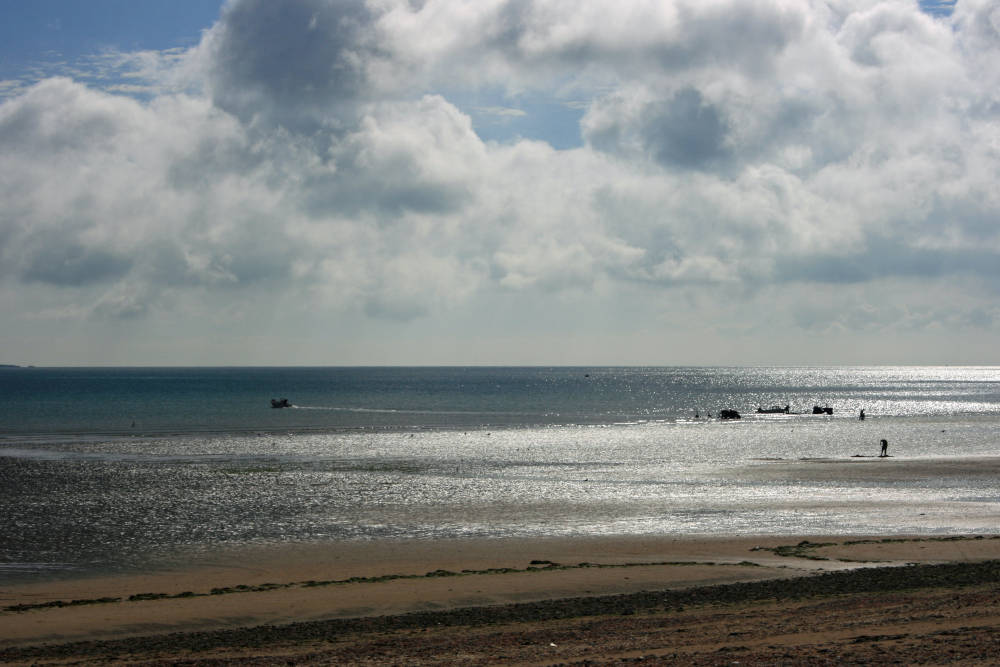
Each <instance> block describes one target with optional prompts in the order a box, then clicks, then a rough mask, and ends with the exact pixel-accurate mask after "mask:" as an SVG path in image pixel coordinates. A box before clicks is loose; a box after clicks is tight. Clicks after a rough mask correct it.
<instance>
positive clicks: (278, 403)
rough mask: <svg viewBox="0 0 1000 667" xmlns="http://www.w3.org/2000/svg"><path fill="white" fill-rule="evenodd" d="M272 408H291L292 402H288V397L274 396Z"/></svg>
mask: <svg viewBox="0 0 1000 667" xmlns="http://www.w3.org/2000/svg"><path fill="white" fill-rule="evenodd" d="M271 407H272V408H290V407H292V404H291V403H289V402H288V399H287V398H272V399H271Z"/></svg>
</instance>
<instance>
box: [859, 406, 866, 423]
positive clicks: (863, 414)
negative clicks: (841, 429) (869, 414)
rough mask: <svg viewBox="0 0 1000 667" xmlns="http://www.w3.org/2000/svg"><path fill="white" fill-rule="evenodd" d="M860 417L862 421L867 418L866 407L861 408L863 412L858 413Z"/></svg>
mask: <svg viewBox="0 0 1000 667" xmlns="http://www.w3.org/2000/svg"><path fill="white" fill-rule="evenodd" d="M858 419H860V420H861V421H864V420H865V409H864V408H861V412H860V414H858Z"/></svg>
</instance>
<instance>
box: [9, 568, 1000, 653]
mask: <svg viewBox="0 0 1000 667" xmlns="http://www.w3.org/2000/svg"><path fill="white" fill-rule="evenodd" d="M996 583H1000V560H990V561H983V562H979V563H945V564H938V565H907V566H903V567H882V568H870V569H864V570H848V571H838V572H827V573H823V574H814V575H807V576H805V577H795V578H790V579H773V580H769V581H756V582H746V583H737V584H722V585H715V586H699V587H696V588H689V589H683V590H669V591H647V592H642V593H630V594H623V595H608V596H599V597H582V598H566V599H561V600H545V601H540V602H528V603H517V604H510V605H503V606H493V607H467V608H462V609H450V610H444V611H432V612H414V613H409V614H400V615H395V616H377V617H367V618H344V619H331V620H326V621H311V622H300V623H292V624H289V625H281V626H275V625H262V626H257V627H252V628H237V629H229V630H215V631H209V632H191V633H172V634H168V635H154V636H147V637H136V638H130V639H120V640H107V641H89V642H73V643H67V644H46V645H41V646H28V647H20V648H10V649H6V650H2V651H0V661H5V662H6V661H15V660H20V661H23V660H27V659H32V658H41V657H67V656H75V657H79V656H98V655H99V656H102V657H104V658H108V659H111V658H114V657H117V656H124V655H139V654H150V653H156V652H166V653H170V654H173V655H176V654H177V653H178V652H179V651H185V650H191V651H201V650H208V649H218V648H226V647H232V648H244V649H246V648H249V649H254V648H260V647H264V646H269V645H275V644H282V643H284V644H287V643H296V642H306V641H324V640H326V641H329V640H334V639H336V638H337V637H338V636H341V635H345V634H351V633H373V632H386V631H395V630H407V629H420V628H427V627H445V626H483V625H491V624H501V623H524V622H528V623H531V622H540V621H550V620H558V619H566V618H577V617H584V616H601V615H629V614H635V613H638V612H643V611H644V612H647V613H648V612H669V611H671V610H680V609H683V608H685V607H689V606H693V605H708V604H735V603H748V602H764V601H769V600H801V599H807V598H818V597H830V596H837V595H852V594H865V593H878V592H889V591H904V590H917V589H928V588H948V589H953V588H962V587H968V586H977V585H984V584H996Z"/></svg>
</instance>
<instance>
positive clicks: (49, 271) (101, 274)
mask: <svg viewBox="0 0 1000 667" xmlns="http://www.w3.org/2000/svg"><path fill="white" fill-rule="evenodd" d="M24 247H25V250H26V252H27V254H26V255H25V256H23V257H21V258H20V260H19V262H18V263H19V264H20V268H19V271H18V272H19V274H20V277H21V279H22V280H24V281H26V282H42V283H48V284H50V285H56V286H62V287H77V286H83V285H91V284H93V283H102V282H110V281H113V280H115V279H118V278H121V277H123V276H124V275H126V274H127V273H128V271H129V269H130V268H131V267H132V260H131V259H130V258H128V257H123V256H121V255H117V254H115V253H112V252H108V251H106V250H103V249H101V248H94V247H86V246H83V245H81V244H79V243H74V242H73V241H72V240H71V239H66V238H65V237H64V236H63V235H62V234H59V233H51V234H40V235H34V236H33V238H30V239H28V240H27V242H26V243H25V246H24Z"/></svg>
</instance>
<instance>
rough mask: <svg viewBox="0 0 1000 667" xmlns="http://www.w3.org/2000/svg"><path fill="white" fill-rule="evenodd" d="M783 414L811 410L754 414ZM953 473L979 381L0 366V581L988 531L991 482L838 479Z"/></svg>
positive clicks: (985, 377) (999, 411)
mask: <svg viewBox="0 0 1000 667" xmlns="http://www.w3.org/2000/svg"><path fill="white" fill-rule="evenodd" d="M277 397H287V398H288V399H289V400H290V401H291V402H292V404H293V405H294V407H292V408H288V409H278V410H275V409H272V408H271V407H270V399H271V398H277ZM785 404H788V405H790V406H791V410H792V412H802V413H809V412H811V409H812V406H813V405H822V406H830V407H832V408H833V411H834V414H833V416H832V417H829V416H814V415H812V414H789V415H784V414H781V415H756V414H754V409H755V408H756V407H757V406H770V405H785ZM722 408H733V409H737V410H739V411H740V412H742V413H743V414H744V416H745V418H744V419H742V420H740V421H738V422H729V421H719V420H717V419H709V418H707V416H708V415H709V414H713V415H717V414H718V411H719V410H720V409H722ZM861 408H864V409H865V411H866V413H867V415H868V418H867V419H866V420H865V421H863V422H862V421H859V420H858V418H857V416H858V411H859V410H860V409H861ZM696 413H697V414H698V415H699V416H698V418H695V414H696ZM881 438H886V439H888V440H889V442H890V454H892V455H893V456H894V458H893V459H888V460H884V461H878V460H877V459H872V460H869V459H867V458H866V459H859V458H856V457H857V456H858V455H863V456H865V457H868V456H871V455H874V454H877V452H878V444H877V443H878V440H879V439H881ZM973 457H1000V368H996V367H976V368H969V367H962V368H957V367H903V368H888V367H856V368H844V367H837V368H827V367H824V368H776V367H771V368H479V367H474V368H184V369H178V368H170V369H151V368H133V369H102V368H72V369H50V368H45V369H39V368H35V369H26V368H11V369H8V368H3V369H0V517H2V524H0V580H2V579H23V578H38V577H48V576H65V575H67V574H73V575H76V574H81V573H84V574H85V573H89V572H97V571H108V570H111V571H121V570H126V569H130V568H143V567H155V566H156V565H157V563H163V562H167V561H169V560H170V559H173V558H178V557H183V556H178V554H181V555H183V554H190V553H192V552H199V551H210V550H211V549H213V548H216V547H219V546H238V545H240V544H248V543H249V544H255V543H268V542H301V541H337V540H348V539H377V538H383V537H393V538H435V537H463V536H470V537H471V536H475V537H501V538H502V537H504V536H513V535H518V536H530V535H597V534H659V535H664V534H666V535H670V534H742V533H768V534H789V535H791V534H823V533H826V534H861V533H872V534H874V533H883V534H884V533H890V534H893V533H895V534H903V533H917V532H919V533H959V532H963V533H967V532H979V533H983V532H988V533H996V532H1000V526H998V525H997V517H998V515H1000V484H998V482H1000V480H997V479H996V478H995V477H994V476H991V475H989V474H965V475H959V476H955V475H949V476H946V477H942V478H938V477H935V476H928V475H925V474H921V475H912V476H909V477H903V478H900V477H899V476H898V475H893V474H891V468H888V467H885V468H882V469H878V471H877V474H872V471H873V470H875V469H873V468H871V467H870V466H867V467H859V466H858V465H853V466H851V465H847V463H849V462H855V463H858V462H863V463H870V464H872V465H883V464H884V465H885V466H891V465H892V464H893V463H895V462H902V461H907V460H913V459H928V460H930V459H951V460H955V461H961V460H963V459H971V458H973ZM815 460H821V461H826V462H834V463H836V462H841V463H844V464H845V465H842V466H840V467H835V468H830V467H827V468H824V469H822V470H818V469H817V468H816V467H815V465H813V463H811V462H813V461H815ZM831 470H833V472H830V471H831ZM883 471H884V474H883ZM861 473H863V474H861Z"/></svg>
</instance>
